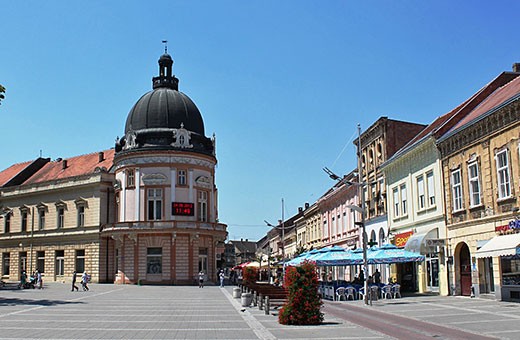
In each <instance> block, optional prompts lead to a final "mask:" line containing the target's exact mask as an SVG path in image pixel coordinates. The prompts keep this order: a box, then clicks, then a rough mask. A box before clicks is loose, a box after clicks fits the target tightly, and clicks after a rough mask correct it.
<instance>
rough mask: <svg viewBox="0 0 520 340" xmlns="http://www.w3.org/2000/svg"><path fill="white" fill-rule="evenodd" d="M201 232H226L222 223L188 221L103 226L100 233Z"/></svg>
mask: <svg viewBox="0 0 520 340" xmlns="http://www.w3.org/2000/svg"><path fill="white" fill-rule="evenodd" d="M171 229H175V230H201V231H202V230H203V231H226V225H225V224H222V223H209V222H195V221H193V222H190V221H134V222H118V223H110V224H105V225H104V226H102V227H101V231H102V232H114V231H115V232H117V231H139V230H156V231H160V230H171Z"/></svg>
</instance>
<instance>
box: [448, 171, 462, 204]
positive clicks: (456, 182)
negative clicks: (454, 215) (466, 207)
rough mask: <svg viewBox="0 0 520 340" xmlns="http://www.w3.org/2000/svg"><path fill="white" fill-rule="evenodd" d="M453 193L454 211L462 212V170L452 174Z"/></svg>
mask: <svg viewBox="0 0 520 340" xmlns="http://www.w3.org/2000/svg"><path fill="white" fill-rule="evenodd" d="M451 192H452V196H453V211H459V210H462V182H461V177H460V169H457V170H454V171H452V172H451Z"/></svg>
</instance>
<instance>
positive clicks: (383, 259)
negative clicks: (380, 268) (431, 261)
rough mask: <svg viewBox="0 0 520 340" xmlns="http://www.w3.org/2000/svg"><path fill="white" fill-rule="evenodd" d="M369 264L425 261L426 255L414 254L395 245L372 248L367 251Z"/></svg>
mask: <svg viewBox="0 0 520 340" xmlns="http://www.w3.org/2000/svg"><path fill="white" fill-rule="evenodd" d="M367 259H368V264H390V263H403V262H420V261H424V255H421V254H418V253H413V252H411V251H407V250H404V249H401V248H397V247H396V246H395V245H393V244H385V245H382V246H381V247H372V248H370V249H368V251H367Z"/></svg>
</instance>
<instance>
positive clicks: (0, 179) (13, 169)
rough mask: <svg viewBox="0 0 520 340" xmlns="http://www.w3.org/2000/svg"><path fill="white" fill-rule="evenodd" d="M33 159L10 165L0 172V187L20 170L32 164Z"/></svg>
mask: <svg viewBox="0 0 520 340" xmlns="http://www.w3.org/2000/svg"><path fill="white" fill-rule="evenodd" d="M32 162H33V161H27V162H23V163H18V164H14V165H11V166H10V167H8V168H7V169H5V170H4V171H2V172H0V187H1V186H3V185H4V184H6V183H7V182H9V181H10V180H11V179H12V178H13V177H15V176H16V175H18V174H19V173H20V172H22V171H23V170H24V169H25V168H27V167H28V166H29V165H31V164H32Z"/></svg>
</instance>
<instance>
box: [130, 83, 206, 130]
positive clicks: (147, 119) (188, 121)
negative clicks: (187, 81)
mask: <svg viewBox="0 0 520 340" xmlns="http://www.w3.org/2000/svg"><path fill="white" fill-rule="evenodd" d="M181 124H183V125H184V128H185V129H186V130H188V131H191V132H195V133H198V134H199V135H204V122H203V121H202V116H201V114H200V112H199V109H198V108H197V106H196V105H195V103H193V101H192V100H191V99H190V98H189V97H188V96H187V95H185V94H184V93H182V92H179V91H177V90H174V89H171V88H168V87H159V88H156V89H155V90H153V91H150V92H148V93H146V94H145V95H143V96H142V97H141V98H140V99H139V100H138V101H137V103H135V105H134V107H133V108H132V109H131V110H130V113H129V114H128V117H127V119H126V126H125V134H126V133H128V132H130V131H139V130H145V129H153V128H169V129H178V128H180V127H181Z"/></svg>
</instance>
